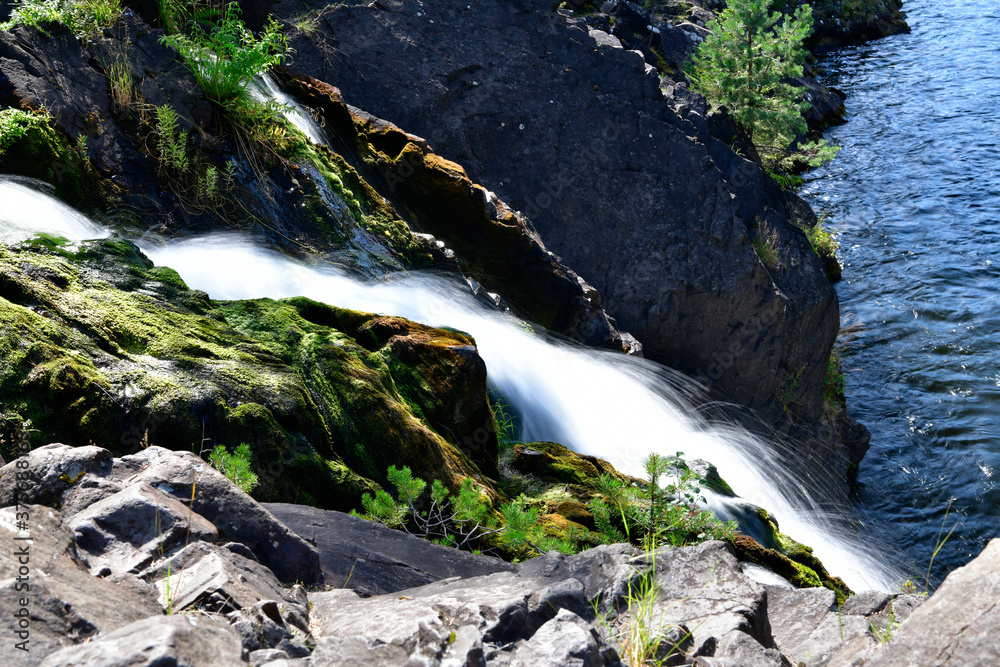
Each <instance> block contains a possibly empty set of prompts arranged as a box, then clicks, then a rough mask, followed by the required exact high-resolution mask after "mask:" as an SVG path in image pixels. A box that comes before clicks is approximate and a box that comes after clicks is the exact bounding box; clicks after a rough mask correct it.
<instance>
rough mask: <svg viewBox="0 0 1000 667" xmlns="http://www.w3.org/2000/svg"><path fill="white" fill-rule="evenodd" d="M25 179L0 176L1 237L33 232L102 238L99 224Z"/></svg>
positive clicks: (25, 236) (22, 237) (8, 239)
mask: <svg viewBox="0 0 1000 667" xmlns="http://www.w3.org/2000/svg"><path fill="white" fill-rule="evenodd" d="M29 183H30V181H29V180H28V179H19V178H17V179H16V178H11V177H9V176H0V241H4V242H6V243H17V242H19V241H24V240H25V239H29V238H31V237H32V236H35V235H36V234H52V235H53V236H62V237H64V238H67V239H69V240H71V241H81V240H83V239H96V238H104V237H105V236H107V235H108V232H107V230H105V229H104V228H103V227H101V226H100V225H96V224H94V223H93V222H91V221H90V220H89V219H87V217H86V216H84V215H82V214H80V213H78V212H77V211H76V210H75V209H73V208H71V207H69V206H67V205H66V204H64V203H62V202H61V201H59V200H58V199H56V198H55V197H49V196H46V195H43V194H41V193H39V191H38V190H36V189H33V188H32V187H29V185H28V184H29Z"/></svg>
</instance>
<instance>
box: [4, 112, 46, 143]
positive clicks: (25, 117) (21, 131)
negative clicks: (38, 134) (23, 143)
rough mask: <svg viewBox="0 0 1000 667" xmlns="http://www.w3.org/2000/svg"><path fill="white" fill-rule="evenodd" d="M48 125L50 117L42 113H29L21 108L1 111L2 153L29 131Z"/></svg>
mask: <svg viewBox="0 0 1000 667" xmlns="http://www.w3.org/2000/svg"><path fill="white" fill-rule="evenodd" d="M46 125H48V118H47V117H46V116H43V115H41V114H33V113H28V112H27V111H21V110H20V109H4V110H2V111H0V154H3V152H4V151H5V150H7V148H8V147H10V146H11V145H13V144H14V143H15V142H16V141H19V140H20V139H22V138H23V137H24V136H25V135H27V134H28V132H30V131H33V130H37V129H41V128H42V127H44V126H46Z"/></svg>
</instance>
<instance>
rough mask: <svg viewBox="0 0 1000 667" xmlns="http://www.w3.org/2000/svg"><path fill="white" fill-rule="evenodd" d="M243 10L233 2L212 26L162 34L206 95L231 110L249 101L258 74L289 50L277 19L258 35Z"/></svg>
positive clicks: (270, 66)
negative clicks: (247, 23) (244, 18)
mask: <svg viewBox="0 0 1000 667" xmlns="http://www.w3.org/2000/svg"><path fill="white" fill-rule="evenodd" d="M240 13H241V10H240V7H239V5H238V4H236V3H235V2H233V3H230V4H229V6H228V7H226V11H225V14H224V15H223V16H222V18H221V20H220V21H219V22H218V23H217V24H216V25H215V26H213V27H212V28H211V29H210V30H209V29H206V28H205V27H204V26H203V25H202V24H200V23H196V24H195V25H194V27H193V29H192V33H191V35H184V34H182V33H176V34H173V35H166V36H164V37H163V38H162V41H163V43H164V44H168V45H169V46H172V47H174V48H175V49H177V50H178V51H179V52H180V54H181V56H182V57H183V58H184V61H185V62H186V63H187V65H188V67H190V68H191V71H192V72H193V73H194V76H195V78H196V79H197V80H198V83H199V84H200V85H201V88H202V90H204V91H205V96H206V97H208V99H210V100H212V101H213V102H215V103H216V104H218V105H220V106H221V107H223V108H225V109H227V110H230V111H232V110H233V109H235V108H238V107H239V106H240V105H245V104H246V101H247V97H248V93H247V86H248V85H249V84H250V82H251V81H252V80H253V79H254V77H257V76H260V75H261V74H264V73H265V72H267V71H269V70H270V69H271V68H272V67H274V66H275V65H278V64H280V63H281V61H282V60H284V57H285V54H286V53H287V52H288V45H287V42H286V39H285V36H284V35H283V34H282V32H281V28H280V27H279V26H278V24H277V22H276V21H274V20H273V19H271V21H270V22H269V23H268V24H267V27H266V28H265V29H264V32H263V34H262V35H261V36H260V37H259V38H258V37H255V36H254V34H253V33H252V32H251V31H250V30H249V29H248V28H247V27H246V26H245V25H244V24H243V21H242V20H241V19H240Z"/></svg>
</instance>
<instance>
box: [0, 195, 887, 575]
mask: <svg viewBox="0 0 1000 667" xmlns="http://www.w3.org/2000/svg"><path fill="white" fill-rule="evenodd" d="M39 232H42V233H47V234H52V235H58V236H63V237H66V238H68V239H69V240H72V241H79V240H83V239H87V238H98V237H104V236H107V235H108V232H107V231H106V230H105V229H103V228H102V227H100V226H99V225H96V224H95V223H93V222H91V221H90V220H88V219H87V218H86V217H84V216H82V215H81V214H79V213H78V212H76V211H74V210H73V209H71V208H70V207H68V206H66V205H64V204H62V203H60V202H58V201H57V200H55V199H54V198H52V197H50V196H48V195H46V194H44V193H42V192H40V191H37V190H33V189H31V188H29V187H27V185H25V183H24V182H21V181H17V180H12V179H7V178H0V242H7V243H13V242H18V241H21V240H24V239H25V238H28V237H30V236H31V235H32V234H34V233H39ZM140 245H141V247H142V250H143V251H144V252H145V253H146V254H147V255H148V256H149V257H150V258H151V259H152V260H153V261H154V262H155V263H156V264H158V265H164V266H169V267H171V268H173V269H175V270H176V271H177V272H178V273H179V274H180V275H181V277H182V278H183V279H184V280H185V281H186V282H187V284H188V285H189V286H190V287H191V288H193V289H200V290H204V291H205V292H208V293H209V294H210V295H211V296H212V297H213V298H215V299H244V298H258V297H271V298H283V297H290V296H306V297H309V298H312V299H315V300H317V301H322V302H325V303H330V304H333V305H336V306H339V307H343V308H352V309H357V310H362V311H368V312H375V313H383V314H386V315H398V316H403V317H407V318H409V319H412V320H415V321H418V322H421V323H424V324H427V325H431V326H449V327H453V328H456V329H460V330H463V331H466V332H468V333H470V334H472V335H473V336H474V337H475V339H476V343H477V345H478V348H479V352H480V354H481V355H482V357H483V358H484V360H485V361H486V364H487V369H488V382H489V383H490V386H491V387H495V388H496V390H497V391H498V392H499V393H500V394H502V395H503V396H504V397H505V398H506V400H507V401H508V402H509V403H510V405H511V406H512V408H513V411H514V412H515V413H516V414H517V415H518V418H519V420H520V422H521V436H522V439H523V440H525V441H529V442H530V441H538V440H550V441H554V442H558V443H561V444H563V445H566V446H567V447H570V448H571V449H573V450H574V451H577V452H579V453H583V454H590V455H593V456H599V457H601V458H604V459H607V460H609V461H610V462H611V463H612V464H613V465H614V466H615V467H616V468H618V469H619V470H621V471H622V472H626V473H629V474H632V475H635V476H639V477H641V476H643V466H642V461H643V459H644V458H645V457H646V456H647V455H648V454H649V453H650V452H659V453H662V454H674V453H675V452H683V454H684V455H685V456H686V457H688V458H698V459H703V460H706V461H709V462H711V463H712V464H714V465H715V466H716V467H717V468H718V470H719V473H720V474H721V475H722V477H723V479H725V480H726V481H727V482H728V483H729V484H730V486H731V487H732V488H733V490H734V491H735V492H736V493H737V494H738V495H739V496H740V498H742V499H744V500H746V501H748V502H751V503H753V504H755V505H759V506H761V507H764V508H765V509H767V510H768V511H769V512H771V514H772V515H773V516H774V517H775V518H777V520H778V521H779V523H780V526H781V529H782V531H783V532H785V533H786V534H788V535H790V536H792V537H793V538H795V539H796V540H799V541H800V542H802V543H804V544H807V545H809V546H812V547H813V548H814V553H815V554H816V556H818V557H819V558H820V560H822V561H823V563H824V564H825V565H826V567H827V569H828V570H829V571H830V572H831V574H834V575H836V576H840V577H842V578H843V579H844V580H845V581H846V582H847V583H848V585H849V586H851V587H852V588H854V589H856V590H865V589H882V590H889V589H890V588H891V587H892V585H893V583H894V582H895V581H896V580H898V575H897V573H896V572H894V571H893V570H892V569H891V568H890V567H889V566H888V565H886V563H885V559H884V557H880V555H879V554H877V553H875V551H874V550H873V549H871V548H870V547H868V546H867V545H866V544H864V543H863V541H862V540H861V539H860V538H859V537H858V536H856V535H852V534H850V532H849V531H847V530H845V529H844V528H843V527H842V526H840V525H839V524H838V523H837V522H836V520H835V519H837V517H830V516H827V514H826V513H825V512H823V511H822V510H821V508H820V506H819V504H818V503H816V502H814V501H813V499H812V498H811V497H810V494H809V492H808V488H807V486H806V481H805V480H803V479H798V478H796V476H795V471H794V470H789V469H788V466H787V465H785V464H783V463H782V462H781V461H780V460H779V458H778V457H777V455H776V454H775V448H774V447H773V445H771V444H769V443H767V442H765V441H764V440H762V439H761V438H759V437H757V436H755V435H753V434H751V433H749V432H748V431H746V430H744V429H741V428H739V427H736V426H731V425H719V424H714V423H710V422H709V421H708V420H706V419H705V418H704V417H703V416H702V415H700V414H699V413H698V411H697V410H696V409H695V408H694V407H692V404H691V402H690V401H689V400H688V399H687V398H686V396H685V395H686V394H691V393H694V394H697V393H698V392H699V391H700V390H699V389H698V387H697V386H696V385H694V384H693V383H685V382H684V381H683V380H682V379H681V378H679V376H677V374H674V373H672V372H671V371H670V370H669V369H666V368H664V367H662V366H659V365H657V364H655V363H653V362H650V361H647V360H642V359H635V358H632V357H627V356H625V355H622V354H615V353H611V352H606V351H599V350H594V349H590V348H582V347H579V346H575V345H571V344H568V343H565V342H561V341H557V340H554V339H552V338H550V337H547V336H545V335H542V334H539V333H535V332H533V331H532V330H531V328H530V326H528V325H527V324H526V323H524V322H521V321H519V320H517V319H516V318H514V317H512V316H511V315H509V314H505V313H501V312H497V311H495V310H491V309H489V308H488V307H486V306H484V305H482V304H480V303H479V302H477V301H476V300H475V298H474V297H473V296H472V294H471V292H470V291H469V289H468V288H467V286H466V285H465V284H464V283H463V282H462V281H461V280H459V279H457V278H455V277H451V278H445V277H441V276H436V275H425V274H419V273H410V274H401V276H400V277H398V278H396V279H392V280H386V281H381V282H366V281H363V280H361V279H359V278H356V277H353V276H351V275H349V274H348V273H347V272H345V271H343V270H342V269H339V268H337V267H335V266H332V265H329V264H320V263H309V262H306V261H303V260H298V259H293V258H290V257H287V256H285V255H282V254H281V253H279V252H277V251H275V250H273V249H268V248H263V247H259V246H257V245H255V244H254V243H253V242H252V241H250V240H249V239H248V238H247V237H244V236H240V235H238V234H236V233H220V234H213V235H208V236H204V237H201V238H195V239H187V240H183V241H173V242H167V243H160V244H156V243H152V242H146V241H140ZM727 502H729V501H727V500H726V499H724V498H721V497H718V496H712V497H711V498H710V505H711V506H713V507H714V508H715V509H717V510H719V511H720V512H721V513H723V514H725V513H726V510H727Z"/></svg>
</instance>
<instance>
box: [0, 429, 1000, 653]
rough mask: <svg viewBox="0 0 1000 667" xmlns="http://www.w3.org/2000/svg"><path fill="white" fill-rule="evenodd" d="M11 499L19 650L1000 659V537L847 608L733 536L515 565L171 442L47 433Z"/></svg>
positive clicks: (5, 499) (5, 580) (3, 572)
mask: <svg viewBox="0 0 1000 667" xmlns="http://www.w3.org/2000/svg"><path fill="white" fill-rule="evenodd" d="M0 506H4V509H2V510H0V527H2V530H0V537H2V538H3V540H4V541H5V542H6V543H7V544H9V545H14V548H13V549H11V548H4V549H3V550H2V551H0V597H2V599H3V609H4V613H3V615H2V616H0V627H2V628H3V636H4V637H5V644H4V646H3V648H2V652H3V655H4V656H5V664H17V665H45V666H48V667H57V666H63V665H76V666H77V667H80V666H88V667H98V666H101V667H111V666H124V665H130V666H132V667H138V666H141V665H149V666H153V665H165V664H170V665H178V666H188V665H189V666H191V667H215V666H219V667H222V666H225V667H229V666H236V665H246V664H248V663H249V664H250V665H253V666H254V667H256V666H259V665H270V666H271V667H289V666H291V665H300V666H306V665H314V666H316V667H320V666H323V667H326V666H338V665H343V666H347V665H362V664H369V665H372V664H377V665H386V666H391V665H400V666H402V665H413V664H422V665H448V666H451V667H458V666H473V665H498V666H499V665H524V666H525V667H531V666H538V665H546V666H551V667H562V666H566V667H569V666H581V667H582V666H584V665H586V666H588V667H596V666H600V665H608V666H610V665H623V664H632V665H638V664H640V663H639V662H636V661H635V659H634V657H633V656H632V655H631V654H630V653H629V651H630V650H631V644H630V642H629V641H628V639H627V638H628V637H629V632H630V631H636V630H637V629H639V628H645V629H646V631H647V632H648V637H647V638H648V639H650V640H651V641H653V643H654V644H655V645H656V646H658V649H656V650H654V651H653V654H655V655H658V656H659V659H661V660H662V661H663V664H668V665H700V666H703V667H709V666H716V667H723V666H727V667H730V666H731V667H737V666H739V667H757V666H760V667H770V666H774V667H779V666H786V667H787V666H789V665H810V666H811V665H872V666H890V665H907V664H940V665H952V664H955V665H957V664H962V665H987V664H992V663H991V662H990V661H991V660H992V659H993V657H994V656H995V655H996V651H997V650H998V644H997V636H998V632H1000V614H997V612H996V610H995V600H996V599H997V596H998V595H1000V584H998V582H997V578H996V577H995V576H994V573H995V572H996V569H997V568H998V567H1000V541H994V542H993V543H991V544H990V545H989V546H988V547H987V548H986V550H985V551H984V552H983V554H982V555H980V557H979V558H977V559H976V560H974V561H973V562H971V563H970V564H969V565H967V566H965V567H963V568H960V569H959V570H956V571H955V572H953V573H952V574H951V575H949V577H948V578H947V579H946V580H945V582H944V583H943V584H942V586H941V587H940V589H939V590H938V591H937V592H936V593H935V594H934V595H932V596H931V597H930V598H928V599H927V600H926V602H925V599H924V598H923V597H922V596H917V595H888V594H885V593H876V592H866V593H860V594H858V595H855V596H853V597H850V598H848V599H847V600H846V601H843V602H842V603H840V604H838V602H837V599H836V596H835V594H834V593H833V591H830V590H828V589H825V588H813V589H795V588H792V587H791V586H790V585H789V584H787V582H783V581H782V580H781V578H780V577H777V576H776V575H774V574H773V573H769V572H767V571H766V570H763V569H762V568H759V567H756V566H753V565H749V564H746V563H741V562H740V561H739V560H737V558H736V557H734V555H733V553H732V552H731V550H730V549H729V548H728V547H727V545H726V544H724V543H722V542H705V543H702V544H700V545H697V546H691V547H682V548H663V549H660V550H658V551H656V552H654V553H642V552H640V551H638V550H636V549H635V548H633V547H631V546H628V545H610V546H601V547H597V548H594V549H590V550H587V551H584V552H582V553H580V554H577V555H575V556H564V555H561V554H558V553H555V552H553V553H549V554H547V555H544V556H542V557H539V558H534V559H531V560H528V561H525V562H523V563H520V564H518V565H511V564H509V563H505V562H503V561H500V560H498V559H495V558H491V557H487V556H477V555H474V554H469V553H465V552H458V551H455V550H453V549H450V548H447V547H442V546H438V545H436V544H432V543H429V542H424V541H422V540H419V539H417V538H415V537H413V536H410V535H407V534H405V533H402V532H398V531H392V530H389V529H387V528H385V527H384V526H381V525H379V524H375V523H370V522H366V521H364V520H362V519H359V518H356V517H352V516H348V515H344V514H340V513H338V512H334V511H328V510H320V509H316V508H312V507H305V506H298V505H287V504H275V505H266V506H262V505H260V504H258V503H256V502H255V501H254V500H253V499H252V498H250V496H248V495H246V494H245V493H243V492H242V491H241V490H239V489H238V488H237V487H236V486H235V485H233V484H232V483H230V482H229V480H228V479H226V477H224V476H223V475H222V474H220V473H218V472H216V471H215V470H214V469H213V468H212V467H211V466H209V465H208V464H207V463H205V462H204V461H202V460H201V459H199V458H198V457H196V456H194V455H191V454H186V453H178V452H171V451H168V450H165V449H162V448H159V447H155V446H154V447H150V448H148V449H144V450H141V451H140V452H138V453H136V454H133V455H129V456H123V457H120V458H112V456H111V455H110V453H109V452H108V451H107V450H104V449H101V448H99V447H80V448H73V447H68V446H66V445H61V444H52V445H48V446H45V447H41V448H39V449H36V450H34V451H32V452H31V453H30V455H27V456H24V457H22V458H19V459H17V460H15V461H12V462H10V463H8V464H7V465H6V466H4V467H3V468H2V469H0ZM18 549H20V550H18ZM19 554H20V555H19ZM762 582H763V583H762ZM650 587H652V588H653V589H654V590H655V591H656V594H655V596H652V597H650V598H649V600H650V604H649V605H648V606H646V607H642V606H641V605H639V604H637V603H635V601H634V600H635V599H636V598H637V597H639V596H640V594H641V592H642V591H644V590H648V589H649V588H650ZM876 636H878V637H882V638H883V639H884V638H888V640H887V641H885V642H882V641H879V640H876V639H875V637H876ZM21 648H24V649H28V650H21ZM11 660H13V662H11Z"/></svg>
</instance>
